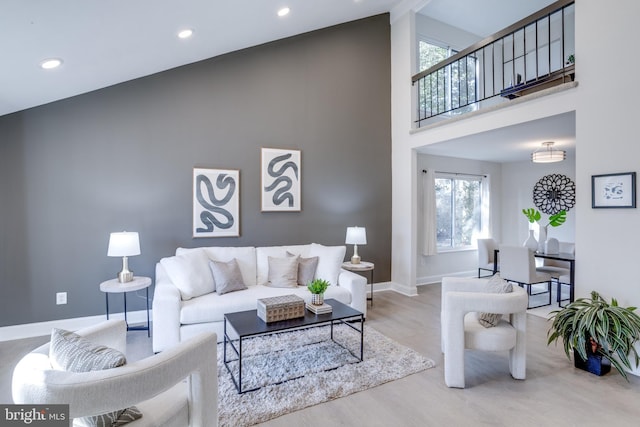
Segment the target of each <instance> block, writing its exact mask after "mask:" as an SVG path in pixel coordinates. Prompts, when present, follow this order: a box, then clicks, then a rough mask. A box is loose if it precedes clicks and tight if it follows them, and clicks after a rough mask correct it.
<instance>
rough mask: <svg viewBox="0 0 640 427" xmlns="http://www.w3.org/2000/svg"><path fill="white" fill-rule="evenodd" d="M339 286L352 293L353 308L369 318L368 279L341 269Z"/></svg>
mask: <svg viewBox="0 0 640 427" xmlns="http://www.w3.org/2000/svg"><path fill="white" fill-rule="evenodd" d="M338 286H340V287H343V288H345V289H347V290H349V292H350V293H351V307H353V308H355V309H356V310H358V311H361V312H362V313H364V316H365V317H367V279H366V278H365V277H363V276H360V275H359V274H356V273H353V272H351V271H347V270H344V269H340V275H339V276H338Z"/></svg>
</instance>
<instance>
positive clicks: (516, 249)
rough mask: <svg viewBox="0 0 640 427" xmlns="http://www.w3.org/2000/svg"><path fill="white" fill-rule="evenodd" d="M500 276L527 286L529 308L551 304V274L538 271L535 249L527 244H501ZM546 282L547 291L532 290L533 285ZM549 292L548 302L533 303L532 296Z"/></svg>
mask: <svg viewBox="0 0 640 427" xmlns="http://www.w3.org/2000/svg"><path fill="white" fill-rule="evenodd" d="M500 276H501V277H502V278H503V279H505V280H508V281H510V282H515V283H517V284H519V285H520V286H526V287H527V293H528V294H529V305H528V307H527V308H536V307H542V306H545V305H551V275H550V274H548V273H541V272H537V271H536V260H535V257H534V256H533V251H532V250H531V249H529V248H527V247H525V246H509V245H500ZM540 283H546V285H547V286H546V288H547V289H546V291H540V292H535V293H533V292H532V288H533V285H537V284H540ZM545 293H547V294H549V302H548V303H546V304H539V305H535V306H532V305H531V296H534V295H541V294H545Z"/></svg>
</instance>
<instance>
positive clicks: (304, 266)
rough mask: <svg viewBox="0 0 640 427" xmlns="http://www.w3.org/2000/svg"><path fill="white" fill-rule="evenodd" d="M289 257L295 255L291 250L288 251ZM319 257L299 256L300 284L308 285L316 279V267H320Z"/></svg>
mask: <svg viewBox="0 0 640 427" xmlns="http://www.w3.org/2000/svg"><path fill="white" fill-rule="evenodd" d="M287 256H288V257H292V256H295V255H294V254H292V253H291V252H287ZM318 259H319V258H318V257H317V256H312V257H311V258H302V257H300V258H298V285H300V286H307V283H309V282H310V281H312V280H313V279H315V277H316V269H317V268H318Z"/></svg>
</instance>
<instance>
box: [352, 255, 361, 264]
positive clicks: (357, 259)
mask: <svg viewBox="0 0 640 427" xmlns="http://www.w3.org/2000/svg"><path fill="white" fill-rule="evenodd" d="M351 264H360V256H359V255H354V256H352V257H351Z"/></svg>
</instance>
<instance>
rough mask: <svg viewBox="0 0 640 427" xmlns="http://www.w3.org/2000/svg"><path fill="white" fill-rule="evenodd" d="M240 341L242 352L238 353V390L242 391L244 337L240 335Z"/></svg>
mask: <svg viewBox="0 0 640 427" xmlns="http://www.w3.org/2000/svg"><path fill="white" fill-rule="evenodd" d="M239 342H240V344H239V345H240V354H239V355H238V392H239V393H242V337H240V339H239Z"/></svg>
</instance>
